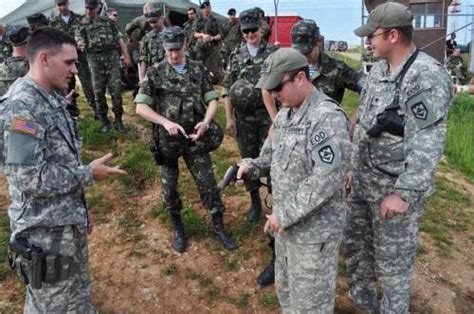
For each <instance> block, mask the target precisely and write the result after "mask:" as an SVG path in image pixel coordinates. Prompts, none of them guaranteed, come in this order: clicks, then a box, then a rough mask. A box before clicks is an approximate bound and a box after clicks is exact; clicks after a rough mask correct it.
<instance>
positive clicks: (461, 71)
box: [446, 55, 470, 85]
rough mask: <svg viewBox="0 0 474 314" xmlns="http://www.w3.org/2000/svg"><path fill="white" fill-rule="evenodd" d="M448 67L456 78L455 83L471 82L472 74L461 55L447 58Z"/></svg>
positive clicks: (464, 83)
mask: <svg viewBox="0 0 474 314" xmlns="http://www.w3.org/2000/svg"><path fill="white" fill-rule="evenodd" d="M446 68H447V69H448V72H449V73H450V74H451V76H452V77H453V78H454V79H455V84H457V85H466V84H467V83H468V82H469V76H470V75H469V72H468V70H467V67H466V65H465V64H464V59H463V58H462V57H461V56H453V55H451V56H449V57H448V59H447V60H446Z"/></svg>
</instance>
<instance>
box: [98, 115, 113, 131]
mask: <svg viewBox="0 0 474 314" xmlns="http://www.w3.org/2000/svg"><path fill="white" fill-rule="evenodd" d="M99 121H100V124H101V126H100V131H101V132H102V133H107V132H109V131H110V128H111V125H110V121H109V119H108V118H107V116H106V115H104V114H99Z"/></svg>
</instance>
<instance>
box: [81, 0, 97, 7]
mask: <svg viewBox="0 0 474 314" xmlns="http://www.w3.org/2000/svg"><path fill="white" fill-rule="evenodd" d="M98 6H99V0H84V7H86V8H97V7H98Z"/></svg>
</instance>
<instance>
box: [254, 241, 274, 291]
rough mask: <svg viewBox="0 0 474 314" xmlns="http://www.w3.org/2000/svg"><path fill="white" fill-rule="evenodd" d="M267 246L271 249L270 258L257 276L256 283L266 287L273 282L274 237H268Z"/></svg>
mask: <svg viewBox="0 0 474 314" xmlns="http://www.w3.org/2000/svg"><path fill="white" fill-rule="evenodd" d="M268 246H269V247H270V249H271V250H272V260H271V262H270V264H269V265H268V266H267V267H265V269H264V270H263V271H262V272H261V273H260V275H258V277H257V283H258V284H259V285H260V286H262V287H266V286H268V285H271V284H273V283H274V282H275V239H274V238H273V237H271V238H270V243H268Z"/></svg>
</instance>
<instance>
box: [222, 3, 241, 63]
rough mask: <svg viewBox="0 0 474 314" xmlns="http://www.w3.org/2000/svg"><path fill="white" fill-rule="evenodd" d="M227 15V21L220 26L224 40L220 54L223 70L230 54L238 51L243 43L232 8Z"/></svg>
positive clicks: (238, 23) (235, 13) (237, 19)
mask: <svg viewBox="0 0 474 314" xmlns="http://www.w3.org/2000/svg"><path fill="white" fill-rule="evenodd" d="M227 15H228V16H229V21H228V22H227V23H225V24H224V25H223V26H222V32H223V33H222V34H223V36H224V39H223V40H222V46H221V54H222V57H223V58H224V68H226V67H227V61H228V60H229V57H230V54H231V53H232V52H233V51H234V50H235V49H238V48H239V47H240V45H241V44H242V41H243V37H242V32H241V31H240V22H239V18H237V16H236V15H237V12H236V11H235V9H234V8H231V9H229V11H228V12H227Z"/></svg>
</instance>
